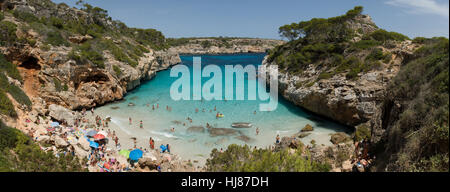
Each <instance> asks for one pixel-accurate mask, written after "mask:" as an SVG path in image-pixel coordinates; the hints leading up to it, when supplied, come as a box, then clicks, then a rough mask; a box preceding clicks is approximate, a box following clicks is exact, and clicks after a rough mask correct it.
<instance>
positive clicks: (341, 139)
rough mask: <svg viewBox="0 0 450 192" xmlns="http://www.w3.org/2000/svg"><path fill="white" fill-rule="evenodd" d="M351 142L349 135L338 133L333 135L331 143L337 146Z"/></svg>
mask: <svg viewBox="0 0 450 192" xmlns="http://www.w3.org/2000/svg"><path fill="white" fill-rule="evenodd" d="M350 140H351V139H350V136H349V135H347V134H346V133H343V132H337V133H335V134H333V135H331V140H330V141H331V142H332V143H333V144H335V145H336V144H339V143H345V142H347V141H350Z"/></svg>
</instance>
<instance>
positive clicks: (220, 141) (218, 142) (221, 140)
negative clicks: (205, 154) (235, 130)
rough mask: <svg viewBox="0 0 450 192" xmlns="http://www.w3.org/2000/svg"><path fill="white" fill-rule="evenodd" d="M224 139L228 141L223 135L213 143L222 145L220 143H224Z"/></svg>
mask: <svg viewBox="0 0 450 192" xmlns="http://www.w3.org/2000/svg"><path fill="white" fill-rule="evenodd" d="M226 141H228V139H227V138H225V137H223V138H220V139H219V140H217V141H216V142H214V144H216V145H222V144H223V143H225V142H226Z"/></svg>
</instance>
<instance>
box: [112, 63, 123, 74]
mask: <svg viewBox="0 0 450 192" xmlns="http://www.w3.org/2000/svg"><path fill="white" fill-rule="evenodd" d="M113 70H114V72H115V73H116V75H117V76H120V74H122V70H121V69H120V67H118V66H117V65H113Z"/></svg>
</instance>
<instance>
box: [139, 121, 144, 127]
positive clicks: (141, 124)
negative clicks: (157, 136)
mask: <svg viewBox="0 0 450 192" xmlns="http://www.w3.org/2000/svg"><path fill="white" fill-rule="evenodd" d="M140 127H141V129H143V128H144V124H143V123H142V120H141V123H140Z"/></svg>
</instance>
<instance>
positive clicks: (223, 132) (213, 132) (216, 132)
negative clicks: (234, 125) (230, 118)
mask: <svg viewBox="0 0 450 192" xmlns="http://www.w3.org/2000/svg"><path fill="white" fill-rule="evenodd" d="M208 132H209V135H210V136H211V137H216V136H230V135H235V134H237V133H238V131H236V130H234V129H230V128H210V129H208Z"/></svg>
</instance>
